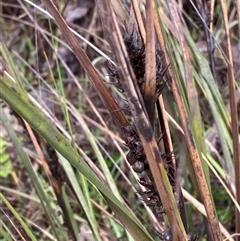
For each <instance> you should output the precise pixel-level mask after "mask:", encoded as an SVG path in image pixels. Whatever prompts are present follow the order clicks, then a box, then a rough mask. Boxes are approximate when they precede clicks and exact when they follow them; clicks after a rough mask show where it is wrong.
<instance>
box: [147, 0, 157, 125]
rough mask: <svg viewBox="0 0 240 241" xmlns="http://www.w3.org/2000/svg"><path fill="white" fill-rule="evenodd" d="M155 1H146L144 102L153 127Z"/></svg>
mask: <svg viewBox="0 0 240 241" xmlns="http://www.w3.org/2000/svg"><path fill="white" fill-rule="evenodd" d="M153 4H154V3H153V1H147V3H146V34H147V36H146V59H145V61H146V62H145V88H144V102H145V106H146V110H147V113H148V117H149V120H150V122H151V125H152V127H153V126H154V112H155V102H156V100H155V93H156V71H155V70H156V54H155V41H154V40H155V34H154V24H153V16H154V14H153V13H154V9H153Z"/></svg>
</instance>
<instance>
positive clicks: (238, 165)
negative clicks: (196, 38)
mask: <svg viewBox="0 0 240 241" xmlns="http://www.w3.org/2000/svg"><path fill="white" fill-rule="evenodd" d="M221 6H222V12H223V19H224V26H225V34H226V41H227V48H226V56H227V59H228V62H227V69H228V86H229V94H230V108H231V132H232V140H233V160H234V169H235V187H236V194H235V196H236V200H237V202H238V203H240V149H239V137H238V136H239V133H238V117H237V102H236V91H235V77H234V69H233V57H232V45H231V41H230V32H229V23H228V10H227V2H226V1H225V0H221ZM238 6H239V5H238ZM238 11H239V10H238ZM238 20H239V19H238ZM235 213H236V233H240V213H239V211H238V210H237V209H236V211H235ZM237 239H238V241H240V237H238V238H237Z"/></svg>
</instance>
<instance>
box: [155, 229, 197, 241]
mask: <svg viewBox="0 0 240 241" xmlns="http://www.w3.org/2000/svg"><path fill="white" fill-rule="evenodd" d="M157 235H158V237H159V238H160V240H163V241H172V240H173V236H172V231H171V229H170V228H167V229H166V230H164V231H163V232H161V233H157ZM187 238H188V241H197V240H198V237H197V236H196V235H195V236H193V235H192V233H191V232H188V233H187Z"/></svg>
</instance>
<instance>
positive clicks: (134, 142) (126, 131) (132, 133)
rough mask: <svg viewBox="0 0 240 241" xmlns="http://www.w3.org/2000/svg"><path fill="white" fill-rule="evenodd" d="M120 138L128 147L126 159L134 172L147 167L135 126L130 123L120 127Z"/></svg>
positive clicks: (140, 171) (141, 170)
mask: <svg viewBox="0 0 240 241" xmlns="http://www.w3.org/2000/svg"><path fill="white" fill-rule="evenodd" d="M121 136H122V139H123V140H124V141H125V144H126V146H127V147H128V149H129V152H128V154H127V160H128V162H129V164H130V165H131V166H132V168H133V170H134V171H135V172H136V173H142V172H143V171H144V170H146V169H149V166H148V162H147V159H146V156H145V153H144V150H143V146H142V143H141V141H140V139H139V136H138V134H137V132H136V130H135V128H134V127H133V126H131V125H129V126H125V127H123V128H122V133H121Z"/></svg>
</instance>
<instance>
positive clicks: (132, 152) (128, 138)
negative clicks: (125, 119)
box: [121, 125, 175, 212]
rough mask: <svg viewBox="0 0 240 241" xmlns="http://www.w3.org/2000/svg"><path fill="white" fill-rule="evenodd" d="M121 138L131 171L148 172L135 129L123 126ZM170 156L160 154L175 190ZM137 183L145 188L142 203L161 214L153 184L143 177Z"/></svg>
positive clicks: (159, 202)
mask: <svg viewBox="0 0 240 241" xmlns="http://www.w3.org/2000/svg"><path fill="white" fill-rule="evenodd" d="M121 137H122V139H123V140H124V141H125V144H126V146H127V147H128V149H129V152H128V154H127V160H128V162H129V164H130V165H131V166H132V168H133V170H134V171H135V172H136V173H138V174H141V173H142V172H143V171H146V170H149V165H148V162H147V159H146V156H145V153H144V150H143V146H142V143H141V141H140V139H139V136H138V134H137V132H136V130H135V128H134V127H133V126H131V125H129V126H125V127H123V128H122V132H121ZM172 155H173V153H170V154H162V158H163V161H164V167H165V169H166V172H167V175H168V178H169V181H170V184H171V186H172V188H173V191H174V190H175V169H174V167H173V165H172V161H171V159H172ZM139 183H140V184H141V185H142V186H144V187H145V188H146V191H144V192H142V193H141V198H142V201H143V202H145V203H146V204H147V205H148V206H150V207H155V208H156V207H158V208H160V210H161V212H164V210H163V209H162V208H163V206H162V202H161V199H160V198H159V194H158V191H157V189H156V187H155V185H154V183H153V182H151V181H148V180H146V179H145V178H144V177H141V178H140V180H139Z"/></svg>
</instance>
